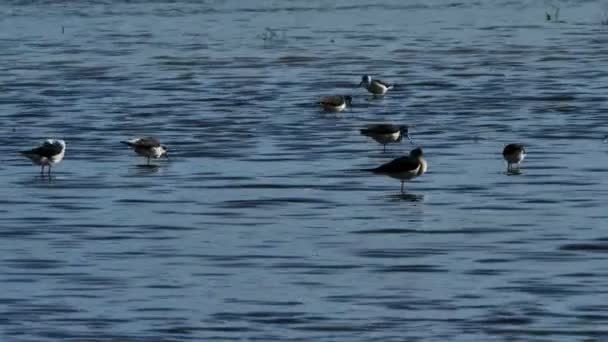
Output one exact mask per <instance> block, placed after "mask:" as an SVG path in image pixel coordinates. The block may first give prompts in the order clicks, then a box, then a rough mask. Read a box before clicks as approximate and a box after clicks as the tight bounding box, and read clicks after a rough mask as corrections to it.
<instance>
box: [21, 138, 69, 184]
mask: <svg viewBox="0 0 608 342" xmlns="http://www.w3.org/2000/svg"><path fill="white" fill-rule="evenodd" d="M21 154H22V155H24V156H26V157H27V158H28V159H29V160H31V161H32V163H34V164H35V165H40V174H41V175H44V167H45V166H48V171H47V173H48V175H49V176H50V175H51V167H53V166H54V165H57V164H59V163H60V162H61V161H62V160H63V156H64V155H65V141H63V140H60V139H47V140H46V141H45V142H44V143H42V145H40V146H38V147H36V148H33V149H31V150H28V151H21Z"/></svg>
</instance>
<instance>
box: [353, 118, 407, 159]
mask: <svg viewBox="0 0 608 342" xmlns="http://www.w3.org/2000/svg"><path fill="white" fill-rule="evenodd" d="M360 132H361V134H363V135H365V136H366V137H370V138H372V139H374V140H375V141H376V142H378V143H380V144H382V146H383V151H385V152H386V145H387V144H392V143H398V142H401V141H403V137H406V138H407V139H408V140H409V141H410V142H411V143H412V144H413V143H414V141H413V140H412V138H411V137H410V134H409V129H408V126H405V125H402V126H397V125H391V124H375V125H369V126H367V127H366V128H363V129H361V130H360Z"/></svg>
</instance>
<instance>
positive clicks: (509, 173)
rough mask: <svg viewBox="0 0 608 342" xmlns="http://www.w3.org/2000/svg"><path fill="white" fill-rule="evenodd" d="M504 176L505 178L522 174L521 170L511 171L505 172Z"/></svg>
mask: <svg viewBox="0 0 608 342" xmlns="http://www.w3.org/2000/svg"><path fill="white" fill-rule="evenodd" d="M505 174H506V175H507V176H521V175H523V174H524V172H523V171H522V170H521V169H513V170H511V171H506V172H505Z"/></svg>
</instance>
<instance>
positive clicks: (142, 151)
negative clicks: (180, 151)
mask: <svg viewBox="0 0 608 342" xmlns="http://www.w3.org/2000/svg"><path fill="white" fill-rule="evenodd" d="M121 143H123V144H125V145H128V146H129V147H131V148H132V149H133V150H134V151H135V153H137V154H139V155H140V156H144V157H146V158H147V159H148V163H147V165H150V158H154V159H158V158H160V157H163V156H164V157H166V158H169V155H168V151H167V148H166V147H165V146H163V145H161V144H160V141H158V139H156V138H136V139H131V140H127V141H121Z"/></svg>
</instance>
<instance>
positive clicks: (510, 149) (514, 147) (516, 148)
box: [502, 144, 526, 156]
mask: <svg viewBox="0 0 608 342" xmlns="http://www.w3.org/2000/svg"><path fill="white" fill-rule="evenodd" d="M525 151H526V148H525V147H524V145H522V144H509V145H507V146H505V149H504V150H502V155H503V156H507V155H511V154H514V153H519V152H525Z"/></svg>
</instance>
